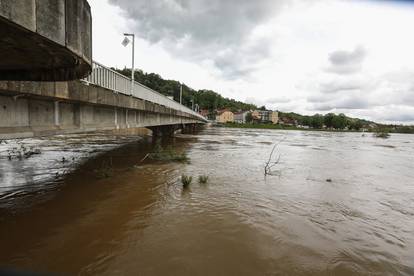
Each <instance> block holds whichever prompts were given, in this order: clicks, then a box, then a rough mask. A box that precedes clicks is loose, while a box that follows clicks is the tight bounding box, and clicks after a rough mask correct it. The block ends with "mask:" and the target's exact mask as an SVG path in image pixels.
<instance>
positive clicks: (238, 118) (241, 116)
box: [234, 111, 250, 124]
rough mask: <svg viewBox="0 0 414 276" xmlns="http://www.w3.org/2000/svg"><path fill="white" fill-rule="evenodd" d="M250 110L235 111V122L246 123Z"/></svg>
mask: <svg viewBox="0 0 414 276" xmlns="http://www.w3.org/2000/svg"><path fill="white" fill-rule="evenodd" d="M249 112H250V111H240V112H237V113H234V122H236V123H239V124H245V123H246V116H247V114H248V113H249Z"/></svg>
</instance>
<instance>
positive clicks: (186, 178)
mask: <svg viewBox="0 0 414 276" xmlns="http://www.w3.org/2000/svg"><path fill="white" fill-rule="evenodd" d="M192 181H193V177H192V176H188V175H185V174H183V175H181V183H182V184H183V187H184V188H188V186H190V184H191V182H192Z"/></svg>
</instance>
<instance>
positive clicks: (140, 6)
mask: <svg viewBox="0 0 414 276" xmlns="http://www.w3.org/2000/svg"><path fill="white" fill-rule="evenodd" d="M286 2H288V0H282V1H273V0H258V1H251V0H226V1H222V0H210V1H204V0H159V1H158V0H157V1H147V0H110V3H111V4H113V5H116V6H119V7H120V8H121V9H123V10H124V12H125V15H126V16H127V17H128V18H129V19H130V20H131V21H132V22H133V23H134V27H133V28H134V30H135V33H136V34H137V35H138V36H140V37H141V38H144V39H146V40H148V41H150V42H151V43H159V44H161V45H162V46H163V47H164V48H165V49H166V50H168V51H169V52H171V53H172V54H174V55H175V56H179V57H181V58H184V59H186V60H189V61H192V62H205V61H211V62H210V63H211V64H213V65H214V66H215V67H216V68H217V69H218V70H219V71H220V72H221V74H222V76H223V77H224V78H227V79H234V78H237V77H239V76H246V75H248V74H250V73H251V72H252V71H254V70H255V69H256V67H257V66H258V64H260V62H262V61H263V60H265V59H266V58H267V57H269V56H270V54H271V51H270V45H271V43H269V41H268V39H269V38H268V37H260V35H257V34H256V33H255V30H257V28H258V27H260V26H262V25H263V24H265V23H266V22H267V21H268V20H269V19H271V18H272V17H273V15H274V14H275V13H276V12H277V11H278V10H280V9H281V8H282V7H283V6H284V4H285V3H286Z"/></svg>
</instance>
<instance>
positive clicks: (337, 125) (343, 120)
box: [279, 112, 372, 130]
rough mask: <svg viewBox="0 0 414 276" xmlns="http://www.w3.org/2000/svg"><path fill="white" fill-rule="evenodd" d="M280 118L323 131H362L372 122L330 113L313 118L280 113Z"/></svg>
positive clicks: (316, 115) (292, 113) (291, 113)
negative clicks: (324, 128)
mask: <svg viewBox="0 0 414 276" xmlns="http://www.w3.org/2000/svg"><path fill="white" fill-rule="evenodd" d="M279 118H281V119H282V120H283V118H288V119H289V120H294V121H296V122H297V124H298V125H302V126H308V127H310V128H315V129H321V128H323V127H326V128H328V129H338V130H343V129H351V130H360V129H361V128H363V127H367V126H369V125H370V124H372V122H370V121H367V120H361V119H356V118H350V117H347V116H346V115H345V114H342V113H341V114H338V115H337V114H334V113H328V114H325V115H321V114H315V115H313V116H307V115H300V114H298V113H294V112H290V113H284V112H280V113H279Z"/></svg>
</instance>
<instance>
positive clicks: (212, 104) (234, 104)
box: [112, 68, 257, 112]
mask: <svg viewBox="0 0 414 276" xmlns="http://www.w3.org/2000/svg"><path fill="white" fill-rule="evenodd" d="M112 69H113V70H116V71H117V72H119V73H121V74H122V75H124V76H127V77H131V70H130V69H123V70H119V69H115V68H112ZM134 77H135V80H136V81H138V82H139V83H141V84H143V85H145V86H147V87H149V88H151V89H153V90H155V91H158V92H159V93H161V94H163V95H165V96H170V97H173V98H174V100H175V101H177V102H179V101H180V86H181V84H180V82H178V81H176V80H165V79H163V78H162V77H161V76H160V75H158V74H155V73H145V72H143V71H142V70H136V71H135V73H134ZM182 100H183V104H184V105H186V106H188V107H190V108H191V106H192V105H193V103H194V105H195V104H198V105H199V107H200V109H208V110H210V111H214V110H216V109H222V108H228V109H230V110H231V111H233V112H236V111H239V110H251V109H257V107H256V106H255V105H253V104H246V103H243V102H240V101H236V100H234V99H229V98H224V97H222V96H221V95H220V94H218V93H217V92H215V91H211V90H204V89H203V90H198V91H197V90H194V89H192V88H191V87H188V86H187V85H185V84H183V95H182Z"/></svg>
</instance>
